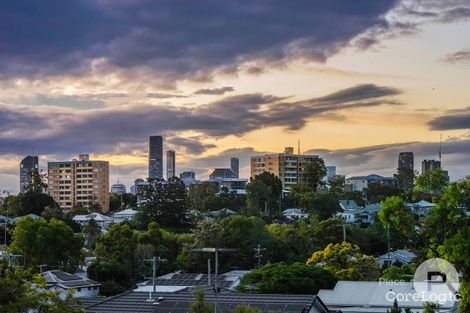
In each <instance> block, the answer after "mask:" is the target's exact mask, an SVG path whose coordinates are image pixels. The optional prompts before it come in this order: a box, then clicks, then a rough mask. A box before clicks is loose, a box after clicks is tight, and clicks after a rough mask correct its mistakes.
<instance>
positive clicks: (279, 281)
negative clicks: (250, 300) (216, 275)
mask: <svg viewBox="0 0 470 313" xmlns="http://www.w3.org/2000/svg"><path fill="white" fill-rule="evenodd" d="M335 284H336V278H335V276H334V275H333V274H332V273H331V272H329V271H327V270H325V269H322V268H320V267H315V266H308V265H305V264H302V263H293V264H290V265H287V264H285V263H283V262H281V263H272V264H268V265H265V266H263V267H261V268H259V269H256V270H254V271H252V272H250V273H248V274H246V275H245V276H244V277H243V278H242V280H241V282H240V286H239V287H238V288H239V289H240V290H241V291H244V292H250V291H251V289H253V288H254V289H256V291H258V292H261V293H295V294H316V293H317V292H318V291H319V290H320V289H332V288H333V287H334V286H335Z"/></svg>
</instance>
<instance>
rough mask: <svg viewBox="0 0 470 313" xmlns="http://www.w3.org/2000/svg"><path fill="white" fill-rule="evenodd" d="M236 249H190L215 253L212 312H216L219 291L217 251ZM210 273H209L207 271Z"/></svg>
mask: <svg viewBox="0 0 470 313" xmlns="http://www.w3.org/2000/svg"><path fill="white" fill-rule="evenodd" d="M237 250H238V249H230V248H195V249H191V252H209V253H214V254H215V270H214V272H215V273H214V274H215V275H214V276H215V277H214V280H215V282H214V291H215V301H214V313H217V312H218V311H217V306H218V299H219V298H218V293H219V285H218V274H219V252H234V251H237ZM209 275H210V273H209Z"/></svg>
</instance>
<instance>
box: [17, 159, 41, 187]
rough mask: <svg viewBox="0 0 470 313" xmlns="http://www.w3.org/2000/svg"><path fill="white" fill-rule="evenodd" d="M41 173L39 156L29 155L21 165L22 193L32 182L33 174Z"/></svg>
mask: <svg viewBox="0 0 470 313" xmlns="http://www.w3.org/2000/svg"><path fill="white" fill-rule="evenodd" d="M38 171H39V159H38V157H37V156H32V155H28V156H27V157H25V158H24V159H23V160H21V163H20V192H21V191H24V190H26V188H28V186H29V185H30V184H31V182H32V174H33V173H34V172H36V173H37V172H38Z"/></svg>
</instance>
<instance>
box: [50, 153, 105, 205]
mask: <svg viewBox="0 0 470 313" xmlns="http://www.w3.org/2000/svg"><path fill="white" fill-rule="evenodd" d="M48 184H49V194H50V196H51V197H53V198H54V200H55V201H56V202H57V203H58V204H59V205H60V207H61V208H62V209H64V210H70V209H72V208H73V207H74V206H76V205H83V206H85V207H88V206H90V205H91V204H93V203H98V204H99V205H100V206H101V210H102V212H107V211H109V162H108V161H95V160H90V158H89V156H88V154H80V156H79V158H78V160H76V159H74V160H72V161H63V162H49V163H48Z"/></svg>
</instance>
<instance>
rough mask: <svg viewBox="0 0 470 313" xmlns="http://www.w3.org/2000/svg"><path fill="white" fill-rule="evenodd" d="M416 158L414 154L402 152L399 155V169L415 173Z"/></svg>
mask: <svg viewBox="0 0 470 313" xmlns="http://www.w3.org/2000/svg"><path fill="white" fill-rule="evenodd" d="M414 164H415V157H414V154H413V152H400V154H399V155H398V168H399V169H407V170H411V171H414V168H415V165H414Z"/></svg>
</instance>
